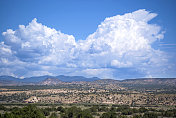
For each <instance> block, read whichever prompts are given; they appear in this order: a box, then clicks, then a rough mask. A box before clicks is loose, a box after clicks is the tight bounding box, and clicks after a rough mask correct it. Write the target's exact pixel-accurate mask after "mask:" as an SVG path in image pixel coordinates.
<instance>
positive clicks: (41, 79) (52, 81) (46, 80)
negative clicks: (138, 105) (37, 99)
mask: <svg viewBox="0 0 176 118" xmlns="http://www.w3.org/2000/svg"><path fill="white" fill-rule="evenodd" d="M30 79H31V80H30ZM65 83H70V84H75V83H77V84H79V83H91V84H121V85H133V86H135V85H137V86H138V85H167V86H176V78H136V79H125V80H115V79H100V78H98V77H92V78H86V77H83V76H65V75H59V76H49V75H45V76H37V77H30V78H24V79H18V78H15V77H12V76H0V86H13V85H58V84H65Z"/></svg>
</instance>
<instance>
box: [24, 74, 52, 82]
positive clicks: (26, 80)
mask: <svg viewBox="0 0 176 118" xmlns="http://www.w3.org/2000/svg"><path fill="white" fill-rule="evenodd" d="M47 78H55V77H54V76H49V75H45V76H36V77H28V78H24V79H21V81H22V82H24V83H37V82H41V81H43V80H45V79H47Z"/></svg>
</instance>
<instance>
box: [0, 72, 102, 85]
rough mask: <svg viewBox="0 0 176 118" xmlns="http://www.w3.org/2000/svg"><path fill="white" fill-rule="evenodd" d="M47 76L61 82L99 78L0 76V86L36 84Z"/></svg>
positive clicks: (87, 80)
mask: <svg viewBox="0 0 176 118" xmlns="http://www.w3.org/2000/svg"><path fill="white" fill-rule="evenodd" d="M48 78H52V79H55V80H57V79H58V80H60V81H63V82H73V81H74V82H78V81H79V82H80V81H85V82H91V81H95V80H100V78H97V77H92V78H86V77H83V76H64V75H59V76H49V75H45V76H36V77H28V78H24V79H19V78H15V77H12V76H0V86H3V85H4V86H5V85H11V83H13V85H31V84H32V85H34V84H38V83H40V82H42V81H44V80H46V79H48Z"/></svg>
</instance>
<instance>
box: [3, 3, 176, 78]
mask: <svg viewBox="0 0 176 118" xmlns="http://www.w3.org/2000/svg"><path fill="white" fill-rule="evenodd" d="M175 5H176V1H175V0H133V1H132V0H87V1H84V0H72V1H71V0H63V1H61V0H0V75H10V76H14V77H19V78H24V77H31V76H41V75H53V76H55V75H70V76H73V75H77V76H78V75H80V76H85V77H100V78H103V79H107V78H112V79H131V78H144V77H163V78H167V77H176V59H175V58H176V53H175V52H176V39H175V33H176V32H175V31H176V22H175V21H176V14H175V11H176V7H175Z"/></svg>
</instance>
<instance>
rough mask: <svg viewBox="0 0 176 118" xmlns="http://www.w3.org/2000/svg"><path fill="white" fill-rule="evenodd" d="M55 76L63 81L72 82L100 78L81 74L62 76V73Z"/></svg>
mask: <svg viewBox="0 0 176 118" xmlns="http://www.w3.org/2000/svg"><path fill="white" fill-rule="evenodd" d="M56 78H58V79H59V80H61V81H64V82H73V81H86V82H91V81H95V80H100V78H98V77H92V78H86V77H83V76H64V75H59V76H56Z"/></svg>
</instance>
